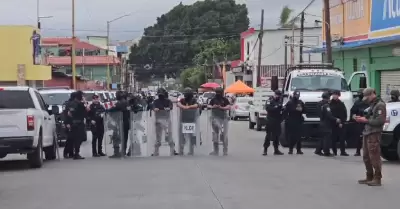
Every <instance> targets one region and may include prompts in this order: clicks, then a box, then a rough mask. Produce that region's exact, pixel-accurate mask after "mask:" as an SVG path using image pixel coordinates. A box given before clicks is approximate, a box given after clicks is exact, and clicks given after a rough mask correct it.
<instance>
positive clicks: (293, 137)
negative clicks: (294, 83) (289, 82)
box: [283, 91, 304, 155]
mask: <svg viewBox="0 0 400 209" xmlns="http://www.w3.org/2000/svg"><path fill="white" fill-rule="evenodd" d="M299 98H300V92H299V91H294V92H293V96H292V98H291V100H289V101H288V102H287V103H286V106H285V108H284V111H283V117H284V118H285V122H286V123H285V124H286V127H285V128H287V129H288V130H289V131H288V132H287V133H289V142H290V145H289V155H292V154H293V148H294V146H295V145H296V149H297V154H300V155H302V154H303V152H302V151H301V129H302V125H303V122H304V118H303V113H304V102H303V101H301V100H300V99H299Z"/></svg>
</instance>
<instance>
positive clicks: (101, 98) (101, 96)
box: [99, 93, 108, 102]
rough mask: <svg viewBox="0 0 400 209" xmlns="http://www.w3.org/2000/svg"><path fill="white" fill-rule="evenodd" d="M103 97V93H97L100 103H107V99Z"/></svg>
mask: <svg viewBox="0 0 400 209" xmlns="http://www.w3.org/2000/svg"><path fill="white" fill-rule="evenodd" d="M104 95H105V94H103V93H99V96H100V100H101V101H102V102H104V101H108V99H107V98H106V97H105V96H104Z"/></svg>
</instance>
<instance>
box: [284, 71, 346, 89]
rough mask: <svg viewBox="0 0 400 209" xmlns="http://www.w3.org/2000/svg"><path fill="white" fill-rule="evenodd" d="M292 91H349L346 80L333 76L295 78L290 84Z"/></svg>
mask: <svg viewBox="0 0 400 209" xmlns="http://www.w3.org/2000/svg"><path fill="white" fill-rule="evenodd" d="M290 90H292V91H295V90H298V91H327V90H340V91H349V87H348V85H347V82H346V80H345V79H344V78H341V77H339V76H331V75H307V76H297V77H294V78H293V79H292V80H291V82H290Z"/></svg>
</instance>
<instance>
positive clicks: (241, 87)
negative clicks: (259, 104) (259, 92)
mask: <svg viewBox="0 0 400 209" xmlns="http://www.w3.org/2000/svg"><path fill="white" fill-rule="evenodd" d="M225 93H234V94H239V93H254V89H253V88H250V87H249V86H247V85H246V84H245V83H243V82H242V81H241V80H238V81H236V82H235V83H234V84H232V85H230V86H228V88H226V89H225Z"/></svg>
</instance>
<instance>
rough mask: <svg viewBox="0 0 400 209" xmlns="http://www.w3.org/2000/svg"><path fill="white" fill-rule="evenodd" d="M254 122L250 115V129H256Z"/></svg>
mask: <svg viewBox="0 0 400 209" xmlns="http://www.w3.org/2000/svg"><path fill="white" fill-rule="evenodd" d="M254 125H255V124H254V123H253V122H251V119H250V116H249V129H254Z"/></svg>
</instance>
